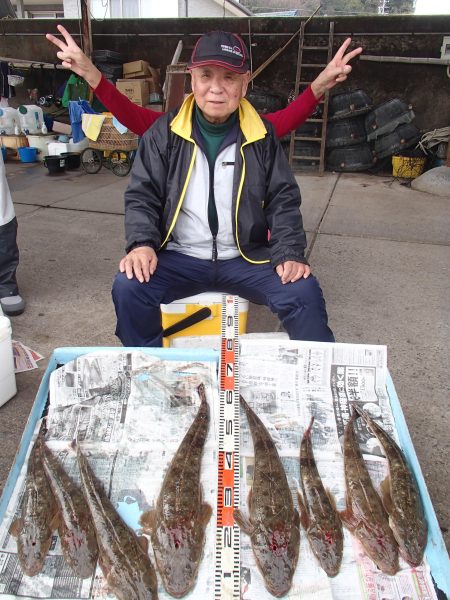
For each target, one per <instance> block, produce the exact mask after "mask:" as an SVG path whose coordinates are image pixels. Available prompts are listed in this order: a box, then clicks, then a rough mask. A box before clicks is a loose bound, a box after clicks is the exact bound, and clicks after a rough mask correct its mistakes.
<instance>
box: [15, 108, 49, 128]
mask: <svg viewBox="0 0 450 600" xmlns="http://www.w3.org/2000/svg"><path fill="white" fill-rule="evenodd" d="M17 116H18V118H19V124H20V128H21V129H22V131H23V133H25V134H26V135H28V134H30V133H31V134H33V133H41V132H42V126H43V124H44V113H43V112H42V108H41V107H40V106H36V105H35V104H22V105H21V106H19V108H18V109H17Z"/></svg>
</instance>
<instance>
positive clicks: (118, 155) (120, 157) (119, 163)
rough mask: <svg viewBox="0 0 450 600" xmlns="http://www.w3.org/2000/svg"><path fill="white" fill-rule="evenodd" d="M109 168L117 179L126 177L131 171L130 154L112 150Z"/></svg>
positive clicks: (124, 151)
mask: <svg viewBox="0 0 450 600" xmlns="http://www.w3.org/2000/svg"><path fill="white" fill-rule="evenodd" d="M108 161H109V167H110V169H111V171H112V172H113V173H114V175H117V177H125V176H126V175H128V173H129V172H130V171H131V160H130V153H129V152H127V151H126V150H111V152H110V154H109V159H108Z"/></svg>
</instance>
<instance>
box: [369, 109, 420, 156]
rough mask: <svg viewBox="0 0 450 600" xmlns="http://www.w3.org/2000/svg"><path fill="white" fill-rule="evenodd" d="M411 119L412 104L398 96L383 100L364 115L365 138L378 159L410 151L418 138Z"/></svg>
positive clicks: (417, 132) (418, 134) (417, 131)
mask: <svg viewBox="0 0 450 600" xmlns="http://www.w3.org/2000/svg"><path fill="white" fill-rule="evenodd" d="M413 120H414V112H413V110H412V106H411V105H409V104H406V103H405V102H403V101H402V100H400V99H399V98H393V99H392V100H388V101H387V102H383V104H380V105H379V106H377V107H376V108H374V109H373V110H372V111H371V112H370V113H368V114H367V115H366V118H365V128H366V132H367V140H368V141H369V142H371V143H372V144H373V147H374V151H375V154H376V156H377V159H378V161H382V160H384V159H387V158H390V157H391V156H392V155H394V154H400V155H401V154H405V153H408V152H411V148H412V147H413V146H415V145H416V144H417V142H418V141H419V139H420V131H419V130H418V129H417V127H416V126H415V125H414V123H413V122H412V121H413Z"/></svg>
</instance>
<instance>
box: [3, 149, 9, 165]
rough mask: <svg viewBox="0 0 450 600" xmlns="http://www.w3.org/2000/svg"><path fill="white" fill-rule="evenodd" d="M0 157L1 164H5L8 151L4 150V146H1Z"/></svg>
mask: <svg viewBox="0 0 450 600" xmlns="http://www.w3.org/2000/svg"><path fill="white" fill-rule="evenodd" d="M2 156H3V162H6V159H7V158H8V150H7V149H6V146H2Z"/></svg>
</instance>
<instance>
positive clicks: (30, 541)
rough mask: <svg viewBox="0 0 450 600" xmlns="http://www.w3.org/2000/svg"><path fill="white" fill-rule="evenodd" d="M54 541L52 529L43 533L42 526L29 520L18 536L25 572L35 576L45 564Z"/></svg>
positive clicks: (20, 559) (19, 551)
mask: <svg viewBox="0 0 450 600" xmlns="http://www.w3.org/2000/svg"><path fill="white" fill-rule="evenodd" d="M51 542H52V535H51V531H49V532H48V533H46V534H44V535H43V532H42V528H41V527H39V526H38V525H37V524H36V523H33V522H29V523H27V526H26V527H24V528H22V530H21V531H20V532H19V535H18V536H17V554H18V556H19V562H20V566H21V567H22V570H23V572H24V573H25V574H26V575H28V576H29V577H34V576H35V575H37V574H38V573H40V571H42V567H43V566H44V561H45V557H46V556H47V553H48V551H49V549H50V545H51Z"/></svg>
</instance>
